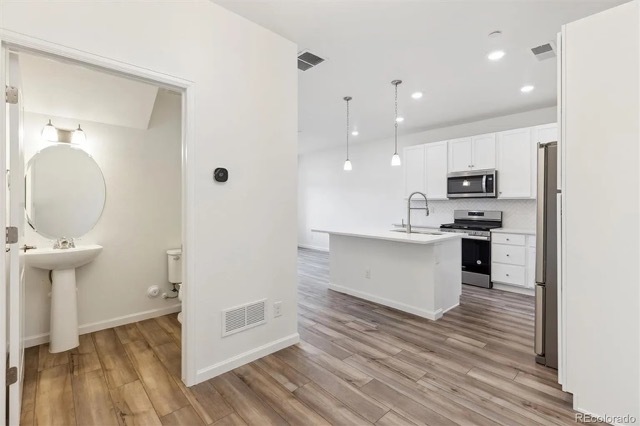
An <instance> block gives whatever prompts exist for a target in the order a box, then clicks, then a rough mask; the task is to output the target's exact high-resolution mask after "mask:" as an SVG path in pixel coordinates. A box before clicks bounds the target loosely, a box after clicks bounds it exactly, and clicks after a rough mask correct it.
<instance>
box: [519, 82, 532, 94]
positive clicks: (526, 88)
mask: <svg viewBox="0 0 640 426" xmlns="http://www.w3.org/2000/svg"><path fill="white" fill-rule="evenodd" d="M533 89H534V87H533V86H532V85H530V84H527V85H526V86H522V87H521V88H520V91H521V92H522V93H529V92H531V91H533Z"/></svg>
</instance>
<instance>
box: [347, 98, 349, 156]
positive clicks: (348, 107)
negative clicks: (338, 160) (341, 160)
mask: <svg viewBox="0 0 640 426" xmlns="http://www.w3.org/2000/svg"><path fill="white" fill-rule="evenodd" d="M349 101H350V99H347V160H349Z"/></svg>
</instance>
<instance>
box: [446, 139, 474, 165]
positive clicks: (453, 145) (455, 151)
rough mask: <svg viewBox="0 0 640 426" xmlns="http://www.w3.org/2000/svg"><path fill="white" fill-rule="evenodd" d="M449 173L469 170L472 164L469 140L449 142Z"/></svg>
mask: <svg viewBox="0 0 640 426" xmlns="http://www.w3.org/2000/svg"><path fill="white" fill-rule="evenodd" d="M448 144H449V160H448V162H449V173H451V172H466V171H468V170H471V163H472V162H473V157H472V154H471V152H472V147H471V138H462V139H453V140H450V141H449V143H448Z"/></svg>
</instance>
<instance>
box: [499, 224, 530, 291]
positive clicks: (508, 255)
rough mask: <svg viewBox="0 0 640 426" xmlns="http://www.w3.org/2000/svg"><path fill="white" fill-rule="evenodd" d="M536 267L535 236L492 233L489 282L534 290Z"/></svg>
mask: <svg viewBox="0 0 640 426" xmlns="http://www.w3.org/2000/svg"><path fill="white" fill-rule="evenodd" d="M535 267H536V248H535V236H534V235H529V234H517V233H513V234H507V233H502V232H500V233H497V232H495V233H492V235H491V281H492V282H494V283H501V284H508V285H513V286H518V287H526V288H531V289H532V288H534V286H535Z"/></svg>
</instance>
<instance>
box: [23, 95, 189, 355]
mask: <svg viewBox="0 0 640 426" xmlns="http://www.w3.org/2000/svg"><path fill="white" fill-rule="evenodd" d="M25 96H28V93H25ZM96 101H99V99H97V100H96ZM60 102H61V103H64V99H60ZM114 107H117V105H114ZM181 116H182V103H181V96H180V95H179V94H171V93H168V92H166V91H159V92H158V96H157V98H156V103H155V106H154V109H153V114H152V116H151V120H150V122H149V128H148V129H147V130H140V129H133V128H128V127H121V126H114V125H110V124H103V123H95V122H82V123H81V125H82V128H83V129H84V131H85V133H86V135H87V141H86V142H85V143H83V144H82V146H79V148H80V149H83V150H84V151H86V152H87V153H88V154H90V155H91V156H92V157H93V158H94V160H95V161H96V163H97V164H98V166H99V167H100V169H101V170H102V174H103V176H104V179H105V185H106V202H105V206H104V210H103V212H102V216H101V217H100V219H99V220H98V222H97V223H96V226H95V227H94V228H93V229H92V230H91V231H89V232H88V233H87V234H85V235H83V236H82V237H80V238H76V243H77V244H79V245H82V244H100V245H101V246H103V250H102V253H100V255H99V256H98V257H97V258H96V259H95V260H94V261H93V262H91V263H89V264H88V265H85V266H83V267H82V268H79V269H78V270H77V277H76V279H77V286H78V322H79V325H80V333H82V334H84V333H87V332H92V331H96V330H99V329H104V328H110V327H113V326H115V325H120V324H121V323H129V322H134V321H137V320H141V319H144V318H148V317H153V316H159V315H163V314H167V313H170V312H176V311H178V310H179V309H180V304H179V302H178V300H177V299H176V300H171V299H162V298H161V297H157V298H152V299H151V298H148V297H147V288H148V287H149V286H152V285H157V286H158V287H159V288H160V292H161V293H162V292H168V293H169V294H173V293H171V292H170V289H171V286H170V284H169V282H168V278H167V255H166V250H167V249H170V248H179V247H180V245H181V244H182V219H181V211H182V205H181V203H182V176H181V170H182V154H181V152H182V144H181V139H182V137H181V135H182V133H181V127H182V123H181ZM49 119H51V120H52V122H53V123H54V125H56V126H58V127H60V128H63V129H65V128H66V129H73V128H74V127H76V126H77V125H78V123H77V120H75V119H69V118H63V117H55V116H49V115H42V114H35V113H28V112H26V113H25V114H24V124H23V128H24V153H25V161H29V160H30V159H31V158H32V157H33V155H35V154H36V152H37V151H39V150H41V149H44V148H45V147H48V146H51V145H52V144H51V143H49V142H45V141H43V140H42V138H41V137H40V133H41V131H42V127H43V126H44V124H46V123H47V121H48V120H49ZM79 178H81V177H79ZM70 190H72V188H70ZM25 242H26V244H28V245H33V246H37V247H39V248H43V247H51V246H52V245H53V240H50V239H47V238H45V237H43V236H40V235H39V234H37V233H36V232H34V230H33V229H32V228H31V227H29V226H28V225H27V224H26V221H25ZM50 292H51V284H50V282H49V274H48V271H44V270H42V269H36V268H31V267H28V266H27V267H25V318H26V321H25V327H26V330H25V337H26V340H25V345H26V346H33V345H37V344H40V343H43V342H46V341H48V339H49V336H48V334H49V315H50V306H51V298H50V296H49V294H50Z"/></svg>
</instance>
